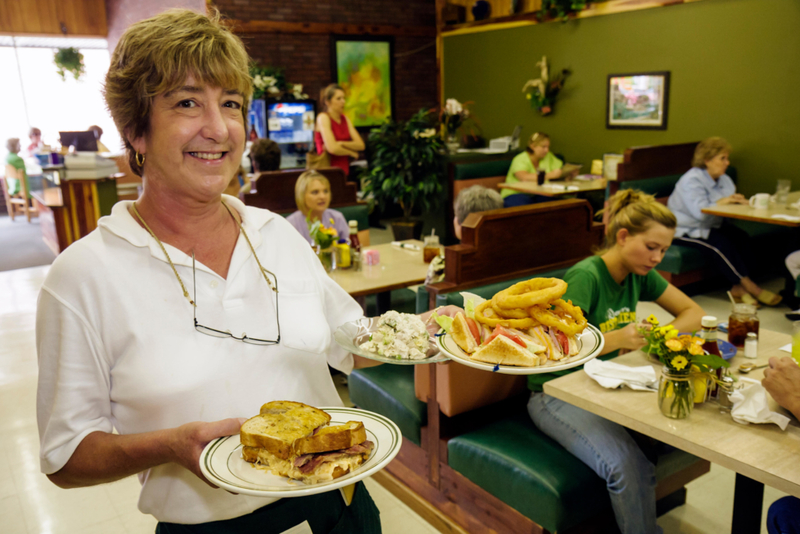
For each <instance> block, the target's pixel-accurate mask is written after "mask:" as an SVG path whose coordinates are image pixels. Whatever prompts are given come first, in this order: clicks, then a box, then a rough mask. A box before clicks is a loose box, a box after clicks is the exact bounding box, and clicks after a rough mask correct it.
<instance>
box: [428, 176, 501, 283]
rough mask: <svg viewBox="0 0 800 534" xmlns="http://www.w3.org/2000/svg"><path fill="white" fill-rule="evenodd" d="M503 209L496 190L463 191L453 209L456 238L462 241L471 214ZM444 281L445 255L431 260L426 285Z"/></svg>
mask: <svg viewBox="0 0 800 534" xmlns="http://www.w3.org/2000/svg"><path fill="white" fill-rule="evenodd" d="M502 207H503V199H502V198H501V197H500V193H498V192H497V191H495V190H494V189H489V188H487V187H483V186H482V185H473V186H472V187H468V188H466V189H462V190H461V191H460V192H459V193H458V195H457V196H456V200H455V201H454V202H453V208H454V210H455V212H456V215H455V217H453V230H454V231H455V234H456V237H457V238H458V239H459V240H460V239H461V225H462V224H464V221H465V220H466V219H467V215H469V214H470V213H478V212H480V211H489V210H499V209H500V208H502ZM442 280H444V253H442V254H439V255H438V256H436V257H435V258H433V260H431V263H430V265H429V266H428V274H427V275H426V277H425V285H428V284H435V283H437V282H441V281H442Z"/></svg>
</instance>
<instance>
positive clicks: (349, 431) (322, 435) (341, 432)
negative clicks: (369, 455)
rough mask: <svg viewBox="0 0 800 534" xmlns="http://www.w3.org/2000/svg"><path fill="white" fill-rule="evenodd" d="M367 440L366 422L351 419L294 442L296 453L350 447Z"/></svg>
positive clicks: (298, 454)
mask: <svg viewBox="0 0 800 534" xmlns="http://www.w3.org/2000/svg"><path fill="white" fill-rule="evenodd" d="M366 440H367V431H366V429H365V428H364V423H362V422H360V421H349V422H347V423H345V424H343V425H336V426H326V427H322V428H320V429H319V430H318V431H317V432H315V433H314V435H312V436H308V437H305V438H301V439H298V440H297V441H295V442H294V454H295V455H297V456H300V455H301V454H311V453H315V452H326V451H338V450H340V449H349V448H350V447H352V446H354V445H358V444H359V443H363V442H365V441H366Z"/></svg>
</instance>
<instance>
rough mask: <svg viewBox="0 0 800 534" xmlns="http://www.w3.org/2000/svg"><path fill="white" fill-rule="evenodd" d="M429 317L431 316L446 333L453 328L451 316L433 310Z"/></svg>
mask: <svg viewBox="0 0 800 534" xmlns="http://www.w3.org/2000/svg"><path fill="white" fill-rule="evenodd" d="M431 317H433V320H434V321H436V324H438V325H439V326H441V327H442V330H444V331H445V332H447V333H448V334H449V333H450V330H451V329H452V328H453V318H452V317H448V316H446V315H439V314H438V313H436V312H433V314H432V315H431Z"/></svg>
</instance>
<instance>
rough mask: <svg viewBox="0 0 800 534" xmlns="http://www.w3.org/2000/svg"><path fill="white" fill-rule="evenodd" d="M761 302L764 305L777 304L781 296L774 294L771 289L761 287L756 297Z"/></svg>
mask: <svg viewBox="0 0 800 534" xmlns="http://www.w3.org/2000/svg"><path fill="white" fill-rule="evenodd" d="M756 298H757V299H758V301H759V302H760V303H761V304H764V305H766V306H777V305H778V304H780V303H781V301H782V300H783V297H781V296H780V295H776V294H775V293H773V292H772V291H769V290H767V289H762V290H761V293H759V294H758V296H757V297H756Z"/></svg>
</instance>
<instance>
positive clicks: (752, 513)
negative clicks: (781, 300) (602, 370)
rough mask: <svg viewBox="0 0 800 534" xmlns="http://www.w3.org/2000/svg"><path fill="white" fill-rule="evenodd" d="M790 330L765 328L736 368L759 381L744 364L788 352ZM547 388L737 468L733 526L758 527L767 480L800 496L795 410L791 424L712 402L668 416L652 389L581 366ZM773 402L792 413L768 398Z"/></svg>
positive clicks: (623, 359) (642, 360)
mask: <svg viewBox="0 0 800 534" xmlns="http://www.w3.org/2000/svg"><path fill="white" fill-rule="evenodd" d="M790 342H791V336H789V335H788V334H780V333H777V332H772V331H769V330H764V329H763V328H762V329H761V331H760V333H759V347H758V349H759V350H758V358H757V359H756V360H750V359H746V358H744V357H743V356H741V350H740V351H739V352H737V355H736V356H735V357H734V358H733V359H732V360H731V367H730V368H731V369H732V375H734V376H737V377H741V376H746V377H747V378H753V379H755V380H759V381H760V380H761V379H762V378H763V376H764V375H763V369H759V370H756V371H753V372H751V373H750V374H748V375H742V374H740V373H739V372H738V370H737V368H738V367H739V365H740V364H741V363H744V362H753V361H755V362H756V363H757V364H761V363H767V362H768V360H769V358H770V357H772V356H788V355H789V354H788V353H786V352H781V351H779V350H778V349H779V347H781V346H783V345H786V344H787V343H790ZM612 361H615V362H617V363H621V364H624V365H629V366H632V367H638V366H642V365H652V366H653V367H655V368H656V369H658V370H660V369H661V365H660V364H657V363H654V362H653V361H652V360H650V359H649V358H648V357H647V356H646V355H645V354H644V353H643V352H641V351H634V352H630V353H628V354H624V355H622V356H619V357H617V358H615V359H614V360H612ZM544 391H545V393H547V394H548V395H552V396H553V397H556V398H558V399H561V400H563V401H564V402H568V403H570V404H573V405H575V406H578V407H579V408H583V409H584V410H587V411H590V412H592V413H594V414H597V415H599V416H601V417H603V418H605V419H608V420H610V421H614V422H615V423H619V424H620V425H622V426H625V427H627V428H630V429H632V430H635V431H637V432H641V433H642V434H646V435H648V436H651V437H653V438H655V439H658V440H660V441H663V442H665V443H668V444H670V445H672V446H674V447H677V448H679V449H682V450H684V451H687V452H689V453H691V454H694V455H696V456H699V457H701V458H703V459H705V460H709V461H710V462H714V463H716V464H719V465H721V466H723V467H726V468H728V469H731V470H733V471H735V472H736V473H737V475H736V490H735V491H736V493H735V496H734V510H733V528H732V532H734V533H739V532H760V528H761V525H760V524H761V508H762V506H761V504H762V499H763V492H764V486H763V485H764V484H769V485H770V486H772V487H774V488H777V489H779V490H781V491H784V492H786V493H789V494H791V495H794V496H796V497H800V426H799V425H798V422H797V420H796V419H794V418H793V417H792V418H791V423H790V425H789V427H788V428H787V429H786V431H781V429H780V428H779V427H778V426H777V425H774V424H766V425H753V424H751V425H742V424H739V423H736V422H734V421H733V419H732V418H731V417H730V415H729V414H727V413H721V412H720V409H719V406H718V405H717V404H716V403H714V402H706V403H704V404H699V405H695V408H694V411H693V412H692V414H691V415H690V416H689V417H688V418H686V419H681V420H676V419H670V418H668V417H665V416H664V415H662V414H661V412H660V411H659V408H658V406H657V403H656V396H655V394H653V393H651V392H640V391H633V390H631V389H628V388H625V387H623V388H621V389H605V388H603V387H601V386H600V385H599V384H598V383H597V382H595V381H594V380H592V379H591V378H589V376H588V375H587V374H586V373H585V372H584V371H583V370H580V371H576V372H574V373H571V374H569V375H567V376H563V377H561V378H557V379H555V380H551V381H550V382H547V383H545V385H544ZM770 402H771V409H772V410H774V411H779V412H780V413H783V414H784V415H788V416H790V417H791V414H789V412H787V411H786V410H783V409H782V408H780V407H778V406H777V404H775V403H774V401H772V399H770Z"/></svg>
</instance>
